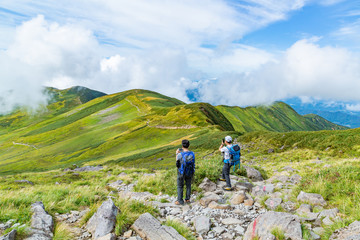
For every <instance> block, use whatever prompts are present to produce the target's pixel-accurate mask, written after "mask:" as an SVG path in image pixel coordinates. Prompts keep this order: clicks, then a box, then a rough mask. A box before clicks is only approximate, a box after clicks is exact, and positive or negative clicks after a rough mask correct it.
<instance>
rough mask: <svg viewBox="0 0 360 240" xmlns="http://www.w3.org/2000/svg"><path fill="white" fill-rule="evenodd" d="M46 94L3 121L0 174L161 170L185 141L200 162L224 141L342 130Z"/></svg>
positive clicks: (227, 110) (284, 112) (228, 111)
mask: <svg viewBox="0 0 360 240" xmlns="http://www.w3.org/2000/svg"><path fill="white" fill-rule="evenodd" d="M46 91H47V94H48V95H49V96H50V97H51V100H50V102H49V105H47V106H43V107H41V108H39V109H38V110H37V112H35V113H31V114H30V113H28V111H26V110H25V109H21V108H19V109H17V110H15V111H14V112H13V113H11V114H8V115H4V116H0V126H1V130H0V151H1V152H2V154H1V156H0V174H11V173H18V172H24V171H44V170H49V169H56V168H59V167H66V166H71V165H72V164H74V163H75V164H83V163H85V162H89V163H91V164H104V163H113V164H120V165H123V166H127V167H137V166H141V167H146V168H166V167H169V166H172V160H173V159H172V158H173V153H174V149H176V147H178V146H179V143H180V142H181V139H183V138H188V139H190V140H191V141H192V146H194V147H196V149H197V151H198V153H199V154H200V156H205V155H207V154H211V153H212V152H213V151H214V149H216V148H217V145H218V143H219V141H220V140H221V139H222V138H223V137H224V136H225V135H226V134H231V135H233V136H239V135H240V134H242V133H244V132H250V131H255V130H272V131H296V130H321V129H341V128H342V127H341V126H338V125H335V124H332V123H330V122H327V121H326V120H324V119H322V118H319V117H316V116H312V117H303V116H301V115H299V114H297V113H296V112H295V111H294V110H293V109H291V108H290V107H289V106H288V105H286V104H284V103H276V104H274V105H273V106H270V107H252V108H245V109H242V108H238V107H227V106H218V107H214V106H212V105H210V104H208V103H193V104H185V103H184V102H182V101H180V100H177V99H175V98H170V97H167V96H164V95H161V94H159V93H156V92H152V91H147V90H130V91H125V92H121V93H116V94H112V95H105V94H104V93H101V92H97V91H93V90H90V89H86V88H83V87H74V88H70V89H66V90H57V89H53V88H48V89H46ZM235 131H236V132H235Z"/></svg>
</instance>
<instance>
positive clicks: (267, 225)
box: [243, 211, 302, 240]
mask: <svg viewBox="0 0 360 240" xmlns="http://www.w3.org/2000/svg"><path fill="white" fill-rule="evenodd" d="M276 227H278V228H279V229H281V230H282V231H283V232H284V235H285V237H286V238H290V239H291V240H301V239H302V230H301V225H300V219H299V218H298V217H297V216H295V215H292V214H289V213H284V212H273V211H270V212H266V213H264V214H262V215H261V216H259V217H258V218H256V219H255V220H254V221H253V222H252V223H250V225H249V226H248V228H247V230H246V232H245V235H244V238H243V240H251V239H253V238H254V237H256V236H258V237H259V238H260V239H268V238H269V239H275V238H274V237H271V235H272V234H271V231H272V230H273V229H274V228H276Z"/></svg>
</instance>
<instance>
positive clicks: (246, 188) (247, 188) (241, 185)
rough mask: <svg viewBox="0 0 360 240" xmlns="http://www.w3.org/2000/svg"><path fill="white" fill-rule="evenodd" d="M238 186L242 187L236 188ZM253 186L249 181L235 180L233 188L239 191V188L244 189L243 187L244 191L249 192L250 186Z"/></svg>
mask: <svg viewBox="0 0 360 240" xmlns="http://www.w3.org/2000/svg"><path fill="white" fill-rule="evenodd" d="M238 187H243V188H242V189H237V188H238ZM253 187H254V185H252V184H251V183H249V182H237V183H236V184H235V188H236V189H237V190H238V191H240V190H244V188H245V191H246V192H251V190H252V188H253Z"/></svg>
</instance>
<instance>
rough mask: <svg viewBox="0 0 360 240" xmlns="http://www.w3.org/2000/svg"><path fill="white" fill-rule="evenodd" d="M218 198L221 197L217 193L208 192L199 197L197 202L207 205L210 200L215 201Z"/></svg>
mask: <svg viewBox="0 0 360 240" xmlns="http://www.w3.org/2000/svg"><path fill="white" fill-rule="evenodd" d="M205 194H206V193H205ZM220 199H221V197H220V196H219V195H217V194H215V193H212V192H210V193H209V194H206V196H205V197H203V198H201V199H200V201H199V202H200V204H201V205H202V206H204V207H207V206H208V205H209V203H211V202H212V201H215V202H217V201H219V200H220Z"/></svg>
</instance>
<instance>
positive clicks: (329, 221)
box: [322, 217, 334, 226]
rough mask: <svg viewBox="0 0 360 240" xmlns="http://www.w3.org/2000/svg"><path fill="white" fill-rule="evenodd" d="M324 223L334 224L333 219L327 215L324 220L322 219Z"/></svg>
mask: <svg viewBox="0 0 360 240" xmlns="http://www.w3.org/2000/svg"><path fill="white" fill-rule="evenodd" d="M322 222H323V224H324V225H327V226H330V225H333V224H334V222H333V221H331V219H330V218H329V217H325V218H324V219H323V220H322Z"/></svg>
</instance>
